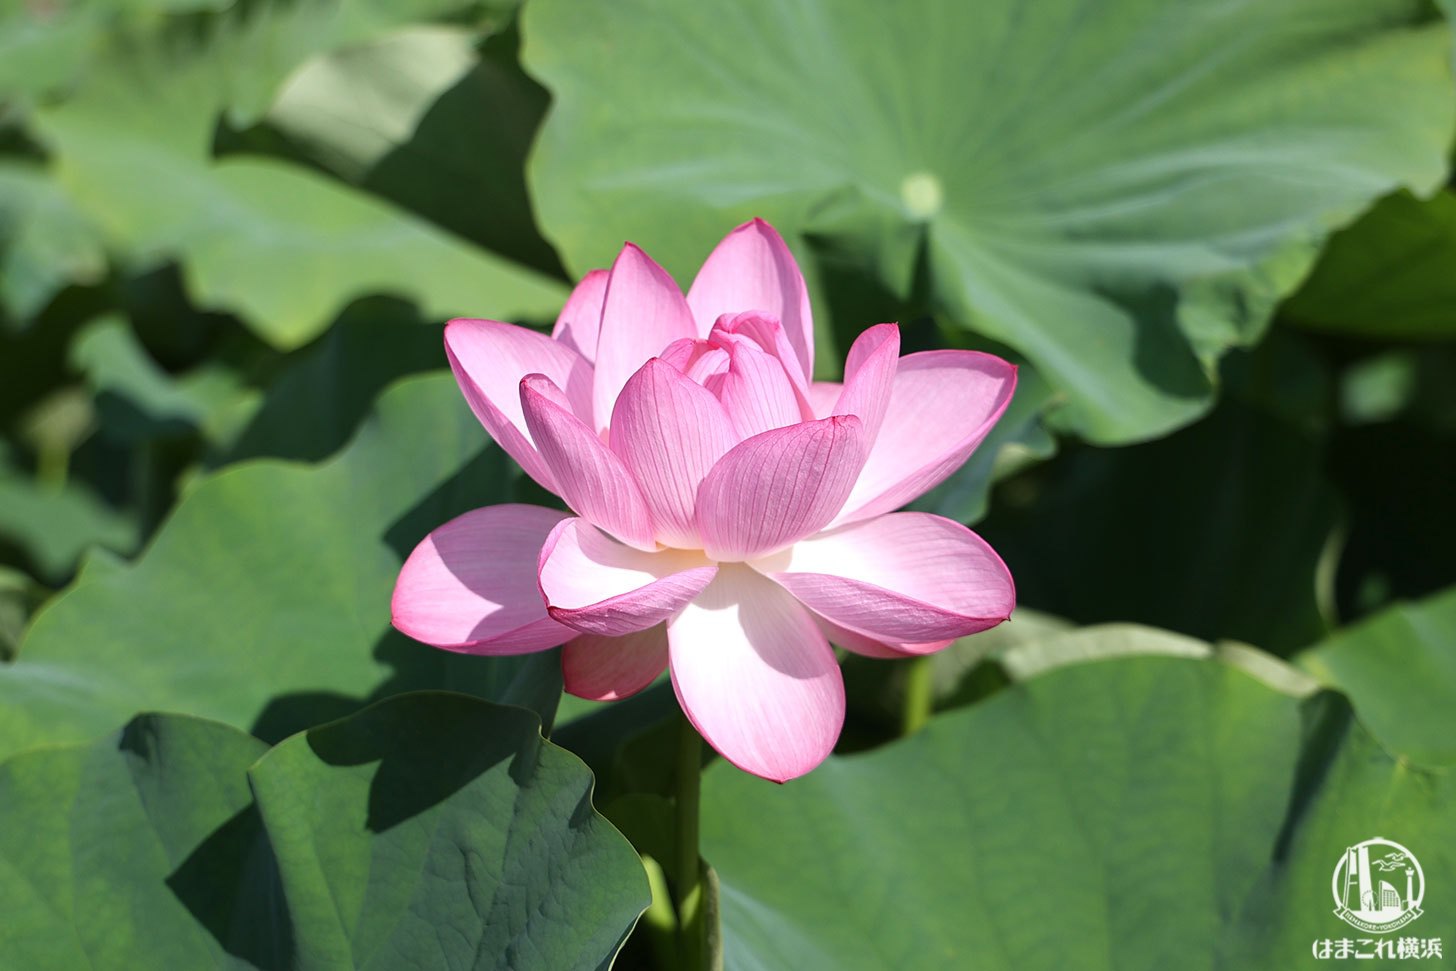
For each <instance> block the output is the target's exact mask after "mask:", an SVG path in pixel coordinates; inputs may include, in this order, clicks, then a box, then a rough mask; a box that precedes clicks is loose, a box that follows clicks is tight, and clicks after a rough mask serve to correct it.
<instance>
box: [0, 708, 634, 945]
mask: <svg viewBox="0 0 1456 971" xmlns="http://www.w3.org/2000/svg"><path fill="white" fill-rule="evenodd" d="M539 728H540V722H539V721H538V720H537V719H536V718H535V716H533V715H532V714H530V713H528V712H525V711H522V710H520V709H516V708H508V707H502V706H498V705H492V704H489V703H486V702H482V701H478V700H475V699H471V698H468V697H466V696H463V695H456V694H445V693H429V692H422V693H415V694H411V695H407V696H404V697H399V698H392V699H390V700H388V701H385V702H383V703H382V704H380V705H377V706H375V707H372V708H370V709H368V710H367V711H364V712H362V713H360V714H359V715H357V716H355V717H352V718H349V719H346V720H344V721H341V722H336V723H333V724H331V725H328V726H325V727H323V728H320V729H315V730H313V731H310V732H308V733H307V734H302V735H298V736H295V737H294V738H292V739H290V740H288V741H287V742H284V743H283V744H282V745H280V746H279V747H278V748H276V749H274V750H273V751H271V752H267V753H266V755H265V751H266V746H264V745H263V744H262V743H261V742H259V741H258V740H257V739H254V738H251V737H249V736H247V735H244V734H243V733H241V732H239V731H237V730H235V729H231V728H228V727H226V726H224V725H219V724H217V723H214V722H207V721H203V720H200V719H194V718H189V717H186V716H178V715H143V716H140V717H138V718H137V719H135V720H134V721H133V722H132V723H131V724H130V725H128V726H127V727H126V728H125V729H123V730H122V731H121V732H119V733H118V734H115V735H111V736H108V737H106V738H104V739H102V740H100V741H98V742H94V743H91V744H86V745H77V746H61V747H55V748H46V749H41V750H38V751H35V752H27V753H23V754H21V755H18V756H16V757H15V758H13V759H11V760H10V761H9V762H8V763H6V764H5V765H4V766H0V796H3V798H0V823H3V825H0V900H3V901H4V903H5V911H6V920H5V921H4V922H3V923H0V965H3V966H4V967H6V968H16V969H20V968H24V969H26V971H63V969H64V971H69V969H71V968H76V967H90V968H95V969H97V971H103V969H117V971H121V969H131V968H142V967H148V968H150V967H166V968H214V967H215V968H244V967H246V968H260V969H274V968H276V969H279V971H281V969H284V968H295V969H301V971H308V969H315V968H329V969H334V968H388V969H394V968H400V967H418V968H427V967H429V968H433V967H456V968H511V969H515V971H524V969H527V968H542V969H550V971H568V969H577V968H580V969H583V971H590V969H595V968H599V967H600V968H605V967H607V966H608V964H609V963H610V961H611V958H612V956H613V954H615V952H616V950H617V947H618V946H619V944H620V942H621V940H622V939H623V937H624V936H625V935H626V933H627V932H628V930H630V929H631V927H632V924H633V922H634V921H635V920H636V918H637V915H638V914H639V913H641V911H642V909H643V907H644V906H645V905H646V903H647V886H646V879H645V877H644V874H643V871H642V866H641V864H640V863H639V862H638V860H637V856H636V854H635V853H634V852H633V850H632V847H631V846H630V845H629V844H628V843H627V842H626V840H624V839H623V838H622V836H621V835H620V834H619V833H617V832H615V831H614V830H613V829H612V827H611V826H610V825H609V824H608V823H607V822H606V821H605V820H604V819H602V817H601V816H599V815H597V814H596V813H595V812H594V811H593V810H592V808H591V802H590V794H591V786H592V778H591V774H590V773H589V772H588V771H587V769H586V767H585V766H583V765H582V763H581V762H580V761H579V760H578V759H576V758H575V757H573V756H572V755H570V754H569V753H568V752H566V751H564V750H563V749H560V748H558V747H556V746H554V745H551V744H550V743H548V742H545V741H543V740H542V738H541V734H540V731H539ZM260 756H261V757H262V760H261V761H258V760H259V758H260ZM254 763H256V764H254ZM250 766H251V769H250ZM249 783H251V792H250V785H249Z"/></svg>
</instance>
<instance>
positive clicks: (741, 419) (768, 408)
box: [718, 338, 804, 439]
mask: <svg viewBox="0 0 1456 971" xmlns="http://www.w3.org/2000/svg"><path fill="white" fill-rule="evenodd" d="M727 350H728V371H727V373H726V374H724V375H723V382H722V386H721V389H720V390H719V391H718V400H720V401H722V402H723V407H724V408H725V409H726V410H727V412H728V417H729V418H730V419H731V420H732V421H733V430H734V431H735V432H736V433H737V437H738V438H739V439H744V438H750V437H752V436H754V435H757V434H759V433H760V432H766V431H771V430H772V429H775V428H783V427H784V426H785V425H794V424H797V423H798V422H800V421H802V420H803V418H804V415H803V412H802V410H801V409H800V407H799V401H800V398H799V395H798V394H797V393H796V392H795V390H794V386H793V383H792V382H791V381H790V380H789V376H788V375H787V374H785V373H784V368H783V365H781V364H780V363H779V361H778V359H777V358H775V357H773V356H772V355H770V354H766V353H764V352H763V351H762V350H761V349H760V348H759V347H758V345H757V344H755V343H753V342H752V341H749V340H747V339H743V338H739V339H735V340H731V341H729V342H728V345H727Z"/></svg>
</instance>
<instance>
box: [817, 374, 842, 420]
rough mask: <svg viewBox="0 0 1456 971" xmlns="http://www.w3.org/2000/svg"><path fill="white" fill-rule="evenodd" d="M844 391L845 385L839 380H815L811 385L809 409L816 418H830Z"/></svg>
mask: <svg viewBox="0 0 1456 971" xmlns="http://www.w3.org/2000/svg"><path fill="white" fill-rule="evenodd" d="M843 393H844V385H842V384H840V383H839V382H838V381H815V382H814V383H813V384H811V385H809V410H810V411H812V412H813V413H814V417H815V418H828V417H829V416H830V415H832V414H834V406H835V405H837V404H839V396H840V395H841V394H843Z"/></svg>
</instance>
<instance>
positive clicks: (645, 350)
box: [592, 243, 698, 430]
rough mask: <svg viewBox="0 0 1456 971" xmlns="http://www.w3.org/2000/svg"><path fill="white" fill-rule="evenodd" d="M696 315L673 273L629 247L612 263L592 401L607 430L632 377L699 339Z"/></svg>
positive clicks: (598, 340)
mask: <svg viewBox="0 0 1456 971" xmlns="http://www.w3.org/2000/svg"><path fill="white" fill-rule="evenodd" d="M697 336H698V333H697V328H696V327H695V326H694V325H693V315H692V312H691V311H690V310H688V305H687V301H686V300H684V299H683V295H682V291H681V290H679V289H678V287H677V284H676V283H674V282H673V279H672V277H671V276H669V275H668V273H667V271H666V270H664V269H663V268H662V267H660V266H658V265H657V264H656V263H654V262H652V259H651V257H649V256H648V255H647V254H646V253H644V252H642V251H641V250H640V249H638V248H637V247H636V246H633V245H632V244H631V243H628V244H627V245H626V246H623V247H622V252H621V253H619V254H618V255H617V261H616V262H615V263H613V264H612V273H611V276H610V277H609V279H608V281H607V295H606V298H605V302H604V303H603V305H602V331H601V336H600V337H599V338H598V339H597V356H596V377H595V381H594V383H593V385H592V401H593V403H594V408H595V414H596V416H597V426H596V427H597V428H598V429H599V430H600V429H605V428H606V427H607V419H608V418H609V417H611V414H612V406H613V404H615V403H616V400H617V395H618V393H619V392H621V390H622V386H623V385H624V384H626V383H627V379H628V378H630V377H631V376H632V375H633V374H635V373H637V369H638V368H640V367H642V365H643V364H644V363H646V361H647V359H648V358H650V357H655V356H656V355H657V354H659V353H661V352H662V350H663V348H665V347H667V345H669V344H671V343H672V342H673V341H676V340H680V339H681V338H684V337H697Z"/></svg>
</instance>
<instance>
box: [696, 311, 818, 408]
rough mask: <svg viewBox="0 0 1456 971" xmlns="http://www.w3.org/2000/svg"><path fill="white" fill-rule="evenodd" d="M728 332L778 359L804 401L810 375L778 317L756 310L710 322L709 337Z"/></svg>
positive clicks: (720, 338) (719, 338)
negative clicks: (710, 330)
mask: <svg viewBox="0 0 1456 971" xmlns="http://www.w3.org/2000/svg"><path fill="white" fill-rule="evenodd" d="M729 335H733V336H736V337H746V338H748V339H749V340H751V341H753V342H754V343H755V344H757V345H758V346H759V347H760V348H761V349H762V350H763V352H764V353H766V354H768V355H770V356H771V357H774V358H777V359H778V362H779V363H780V364H781V365H783V368H784V373H785V374H786V375H788V378H789V380H790V381H791V382H793V385H794V389H795V390H796V391H797V392H798V393H799V394H800V396H801V397H803V398H804V399H805V400H807V398H808V392H809V376H808V375H807V374H805V373H804V369H803V365H802V364H801V363H800V362H799V356H798V354H796V353H795V352H794V347H793V345H792V344H791V343H790V342H789V335H788V333H787V332H786V331H785V330H784V327H783V324H782V323H780V322H779V319H778V318H777V317H773V316H770V315H768V314H765V313H762V312H760V311H757V310H750V311H748V312H746V313H741V314H724V315H723V316H721V317H719V318H718V321H717V323H715V324H713V330H712V333H710V334H709V335H708V337H709V340H712V341H720V340H722V339H723V338H724V337H727V336H729ZM804 417H806V418H807V417H809V416H808V415H805V416H804Z"/></svg>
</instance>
